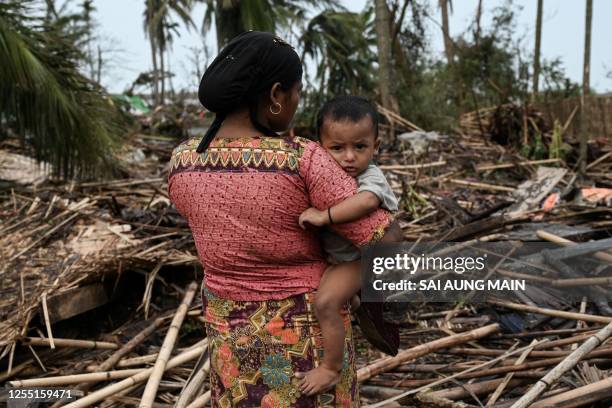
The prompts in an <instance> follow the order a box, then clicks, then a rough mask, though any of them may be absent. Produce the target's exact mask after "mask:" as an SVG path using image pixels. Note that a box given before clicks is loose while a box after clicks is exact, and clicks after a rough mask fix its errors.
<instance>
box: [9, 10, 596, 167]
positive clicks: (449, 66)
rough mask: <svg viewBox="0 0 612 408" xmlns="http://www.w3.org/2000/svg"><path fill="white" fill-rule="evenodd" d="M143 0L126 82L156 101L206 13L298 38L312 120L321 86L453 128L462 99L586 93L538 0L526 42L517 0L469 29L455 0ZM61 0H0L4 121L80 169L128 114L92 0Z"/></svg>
mask: <svg viewBox="0 0 612 408" xmlns="http://www.w3.org/2000/svg"><path fill="white" fill-rule="evenodd" d="M141 1H144V2H145V12H144V15H143V16H142V22H143V30H144V32H145V34H146V36H147V38H148V41H149V43H150V52H151V62H152V64H151V65H152V67H153V70H152V71H150V72H143V73H141V74H140V75H139V76H138V78H137V80H136V81H135V82H134V86H133V87H132V88H131V89H130V90H127V92H128V93H131V92H133V91H134V89H135V87H136V86H137V85H140V86H142V85H144V88H142V87H141V88H139V89H144V90H145V92H146V93H148V94H150V103H151V104H152V105H153V106H156V105H160V104H164V103H168V101H170V100H172V99H173V98H176V97H177V95H174V94H173V93H172V92H169V91H168V87H167V82H168V81H169V80H171V78H172V76H173V73H172V72H170V70H169V69H168V65H169V64H168V61H167V59H168V55H169V54H168V50H169V49H170V47H171V45H172V42H173V39H174V38H175V37H176V36H177V35H179V31H178V30H177V28H178V27H180V26H181V25H184V26H187V27H189V28H190V29H193V30H197V29H200V30H202V31H203V33H207V32H209V31H210V30H211V29H212V27H213V23H214V27H215V30H216V36H217V40H218V46H219V47H222V46H223V44H225V43H226V42H227V41H228V40H229V39H231V38H232V37H233V36H234V35H236V34H237V33H240V32H242V31H244V30H249V29H256V30H265V31H275V32H277V33H279V34H281V35H283V36H285V37H287V38H289V39H290V40H291V42H292V43H294V44H296V47H297V48H298V51H299V52H300V53H301V54H302V55H303V56H304V59H305V60H306V61H307V62H308V64H311V66H314V67H315V69H314V72H310V75H308V77H307V78H306V85H307V86H306V89H305V92H304V103H303V107H302V109H301V111H300V116H299V118H298V124H299V125H300V126H302V127H306V128H308V127H309V126H311V125H312V124H313V121H314V114H315V112H316V110H317V108H318V107H319V106H320V105H321V103H322V101H323V100H325V99H327V98H329V97H331V96H333V95H338V94H344V93H356V94H361V95H364V96H367V97H369V98H371V99H372V100H376V101H378V102H379V103H380V104H381V105H382V106H383V107H385V108H387V109H390V110H393V111H396V112H398V113H399V114H400V115H401V116H403V117H405V118H408V119H410V120H411V121H412V122H415V123H417V124H419V126H421V127H423V128H425V129H436V130H442V131H450V130H452V129H453V127H454V126H455V125H456V123H457V119H458V116H459V115H460V114H461V113H465V112H468V111H472V110H475V109H478V108H481V107H487V106H491V105H500V104H506V103H516V104H522V105H525V104H527V103H533V102H535V101H538V100H544V99H545V100H551V99H555V98H565V97H569V96H577V95H580V94H581V88H580V86H579V85H578V84H576V83H572V82H571V81H570V80H569V79H568V78H567V77H566V75H565V73H564V70H563V65H562V63H561V61H559V60H555V61H548V62H542V61H540V57H539V55H540V51H539V46H540V45H539V44H540V41H539V38H541V30H542V23H541V14H542V2H543V0H539V2H538V20H537V21H536V22H534V24H535V26H536V49H534V50H530V49H525V48H524V47H523V46H522V45H521V44H522V42H521V39H516V36H513V33H515V22H516V11H517V8H516V6H515V5H514V4H513V3H512V1H511V0H506V1H504V2H496V4H501V5H499V6H497V7H496V8H495V9H494V10H493V11H492V13H493V23H492V24H490V25H487V27H489V28H486V29H485V28H483V25H482V24H481V17H482V1H480V2H479V6H478V9H477V10H476V12H475V15H474V20H473V23H472V24H471V26H470V27H469V29H468V30H466V31H465V32H464V33H462V34H460V35H458V36H454V37H451V36H450V35H449V34H448V33H449V27H448V24H449V18H448V16H449V14H450V13H452V3H451V1H450V0H437V1H432V0H430V1H427V0H370V1H368V2H367V7H366V8H365V10H363V11H362V12H361V13H353V12H349V11H347V10H346V9H344V8H343V7H342V6H341V4H340V3H339V2H338V1H336V0H308V1H297V0H248V1H245V0H199V1H197V0H141ZM198 2H200V3H205V5H206V14H205V17H204V20H203V21H193V20H192V18H191V10H192V9H193V7H194V5H195V4H196V3H198ZM590 2H591V0H586V3H585V4H586V5H587V9H588V5H589V3H590ZM69 3H70V5H71V7H66V4H68V3H66V2H64V3H63V5H64V7H61V8H59V9H58V8H57V5H56V2H55V0H45V1H41V0H26V1H23V0H0V60H2V61H3V62H2V64H0V95H1V99H0V125H1V126H0V129H1V130H0V131H1V132H2V133H1V134H3V135H4V136H6V135H9V134H15V135H17V136H19V137H20V138H21V139H22V140H23V141H24V143H25V144H26V145H27V146H29V147H31V148H33V150H34V152H35V153H36V156H37V157H38V158H39V159H41V160H45V161H48V162H50V163H52V166H53V169H54V170H55V173H56V174H58V175H62V176H74V175H78V176H79V177H85V176H87V175H90V174H93V173H95V170H100V169H104V168H105V164H106V163H108V158H109V157H110V155H111V154H112V150H113V148H114V147H116V146H117V145H118V144H119V141H120V138H121V137H122V135H124V134H125V133H126V127H125V121H124V119H122V117H121V115H120V114H119V113H118V111H117V109H116V107H115V105H114V104H113V102H112V99H111V98H109V96H108V95H107V94H106V93H105V91H104V90H103V89H102V88H101V87H100V86H99V82H100V75H101V71H102V70H103V69H104V67H105V65H107V64H109V59H108V56H107V55H106V53H105V50H104V49H103V48H101V47H100V44H99V42H97V41H96V38H95V36H94V35H93V27H94V24H95V23H94V21H95V18H94V17H95V12H96V9H95V2H94V1H93V0H82V1H79V0H74V1H72V2H69ZM587 15H588V13H587ZM428 20H435V21H442V24H441V25H440V27H439V29H440V30H442V33H443V35H444V40H445V41H444V45H445V54H444V58H442V59H441V58H439V57H436V56H435V55H434V53H433V52H432V48H431V45H430V44H429V42H428V38H429V33H428V32H427V29H426V24H425V23H426V22H427V21H428ZM587 23H588V19H587ZM589 33H590V24H587V33H586V34H589ZM589 35H590V34H589ZM585 44H586V45H585V53H586V48H588V47H590V44H587V42H586V41H585ZM193 51H194V58H193V63H194V64H195V65H196V66H194V68H193V71H194V73H196V74H198V75H199V74H201V72H203V69H204V67H203V66H199V65H200V64H203V63H205V60H206V58H204V57H203V55H205V54H208V55H210V54H211V53H210V50H193ZM585 55H586V54H585ZM587 63H588V58H586V57H585V64H587ZM585 67H586V66H585ZM584 82H585V83H583V84H582V93H588V90H589V86H588V76H587V77H585V81H584Z"/></svg>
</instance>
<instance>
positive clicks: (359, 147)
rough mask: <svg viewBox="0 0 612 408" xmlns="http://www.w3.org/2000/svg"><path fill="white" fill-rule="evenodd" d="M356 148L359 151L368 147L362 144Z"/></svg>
mask: <svg viewBox="0 0 612 408" xmlns="http://www.w3.org/2000/svg"><path fill="white" fill-rule="evenodd" d="M356 147H357V148H358V149H365V148H366V147H367V146H366V145H362V144H360V145H357V146H356Z"/></svg>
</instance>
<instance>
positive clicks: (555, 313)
mask: <svg viewBox="0 0 612 408" xmlns="http://www.w3.org/2000/svg"><path fill="white" fill-rule="evenodd" d="M487 303H490V304H492V305H495V306H501V307H505V308H508V309H513V310H519V311H522V312H531V313H537V314H541V315H545V316H552V317H561V318H564V319H571V320H583V321H585V322H593V323H612V317H607V316H599V315H591V314H586V313H573V312H564V311H562V310H553V309H545V308H542V307H536V306H528V305H522V304H520V303H514V302H507V301H503V300H488V301H487Z"/></svg>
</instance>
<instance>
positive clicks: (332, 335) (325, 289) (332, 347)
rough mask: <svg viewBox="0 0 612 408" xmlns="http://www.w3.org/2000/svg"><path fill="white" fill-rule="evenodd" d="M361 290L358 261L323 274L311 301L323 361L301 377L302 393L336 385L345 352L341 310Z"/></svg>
mask: <svg viewBox="0 0 612 408" xmlns="http://www.w3.org/2000/svg"><path fill="white" fill-rule="evenodd" d="M360 287H361V275H360V266H359V261H353V262H346V263H342V264H339V265H335V266H332V267H331V268H329V269H328V270H327V271H325V274H324V275H323V277H322V279H321V283H320V284H319V289H318V291H317V295H316V297H315V300H314V309H315V313H316V315H317V319H318V321H319V325H320V326H321V334H322V337H323V351H324V355H323V361H322V362H321V364H320V365H319V367H317V368H315V369H313V370H311V371H309V372H307V373H306V374H305V375H304V376H303V380H302V382H301V384H300V386H301V390H302V392H303V393H305V394H307V395H314V394H318V393H320V392H322V391H324V390H326V389H327V388H329V387H332V386H334V385H336V384H337V383H338V380H339V378H340V370H341V369H342V362H343V353H344V321H343V319H342V315H341V314H340V310H341V309H342V308H343V307H344V306H345V305H346V304H347V302H348V301H349V300H350V299H351V298H352V297H353V296H354V295H355V293H357V291H358V290H359V288H360Z"/></svg>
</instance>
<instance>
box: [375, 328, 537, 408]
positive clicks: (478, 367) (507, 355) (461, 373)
mask: <svg viewBox="0 0 612 408" xmlns="http://www.w3.org/2000/svg"><path fill="white" fill-rule="evenodd" d="M545 341H547V340H543V341H542V342H541V343H543V342H545ZM538 344H539V343H538ZM527 349H530V350H531V349H533V345H529V346H525V347H521V348H518V349H516V350H512V351H508V352H507V353H506V354H504V355H503V356H499V357H496V358H494V359H493V360H490V361H485V362H484V363H482V364H478V365H475V366H474V367H471V368H468V369H467V370H464V371H461V372H458V373H457V374H453V375H450V376H448V377H445V378H442V379H440V380H437V381H434V382H432V383H430V384H427V385H424V386H422V387H419V388H416V389H413V390H408V391H405V392H402V393H401V394H398V395H396V396H394V397H392V398H389V399H386V400H384V401H380V402H377V403H376V404H373V405H366V406H365V407H364V408H379V407H385V406H387V404H388V403H390V402H393V401H397V400H399V399H402V398H404V397H407V396H409V395H412V394H417V393H419V392H421V391H423V390H426V389H428V388H432V387H436V386H438V385H440V384H444V383H446V382H448V381H451V380H453V379H455V378H457V377H459V376H461V375H466V374H468V373H471V372H472V371H476V370H479V369H481V368H484V367H488V366H490V365H493V364H495V363H497V362H498V361H502V360H504V359H506V358H508V357H510V356H512V355H514V354H518V353H522V352H523V351H525V350H527Z"/></svg>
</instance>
